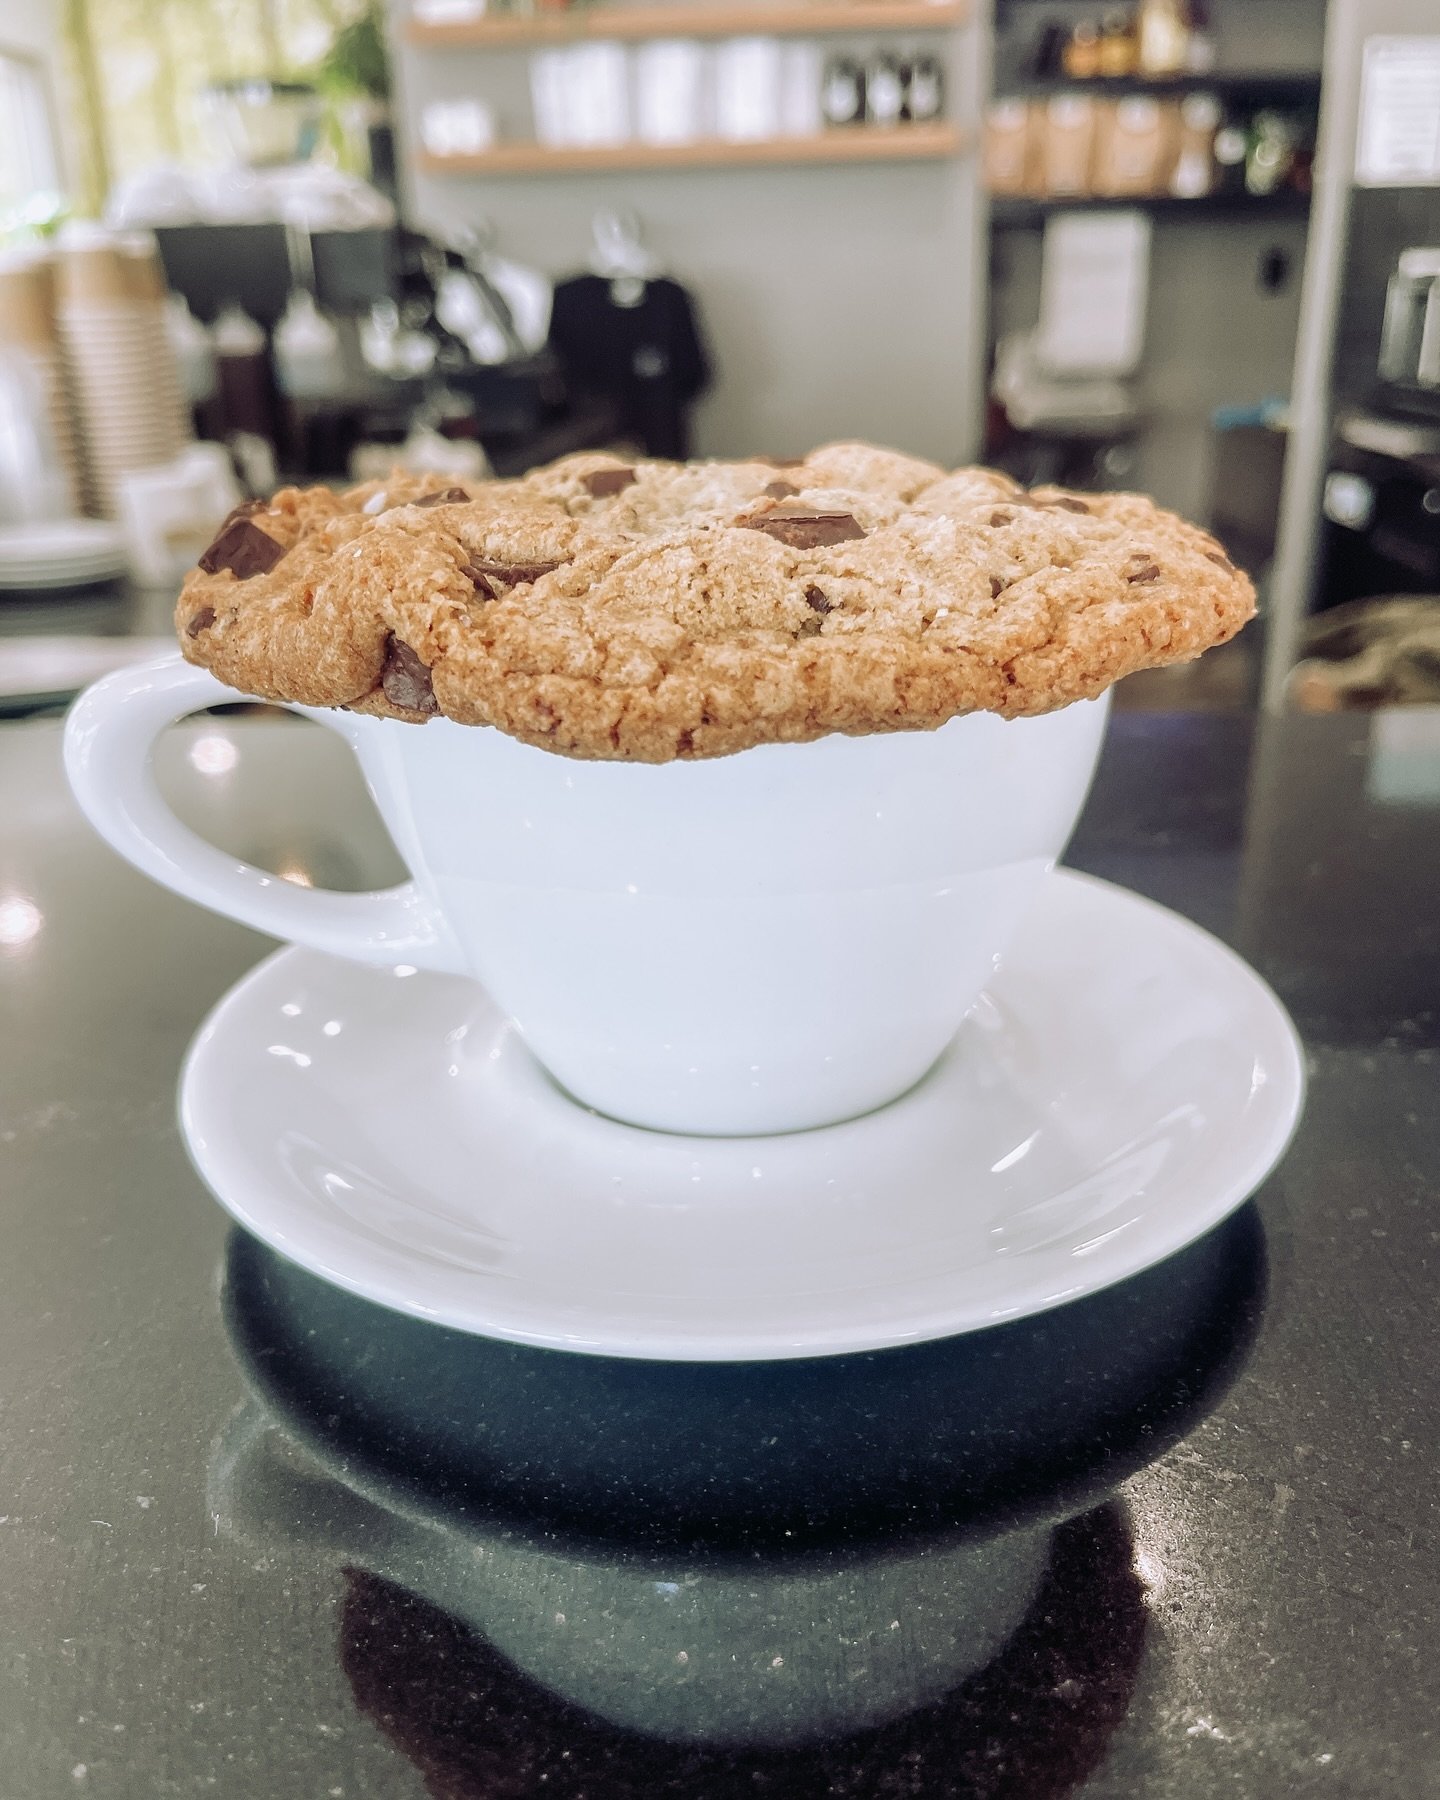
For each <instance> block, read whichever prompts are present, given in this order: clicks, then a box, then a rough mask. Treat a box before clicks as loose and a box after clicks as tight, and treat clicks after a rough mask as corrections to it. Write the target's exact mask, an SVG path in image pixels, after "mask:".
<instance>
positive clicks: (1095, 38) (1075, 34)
mask: <svg viewBox="0 0 1440 1800" xmlns="http://www.w3.org/2000/svg"><path fill="white" fill-rule="evenodd" d="M1060 62H1061V66H1062V68H1063V69H1064V71H1065V73H1066V74H1067V75H1068V76H1069V77H1070V79H1071V80H1072V81H1093V80H1094V79H1095V77H1096V76H1097V75H1098V74H1099V73H1100V33H1099V31H1098V30H1097V29H1096V28H1095V26H1094V25H1093V24H1092V23H1091V21H1090V20H1088V19H1082V20H1081V21H1080V23H1079V24H1078V25H1077V26H1076V27H1075V29H1074V30H1073V31H1072V32H1071V33H1070V41H1069V43H1067V44H1066V46H1065V48H1064V50H1063V51H1062V52H1061V57H1060Z"/></svg>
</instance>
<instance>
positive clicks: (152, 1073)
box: [0, 713, 1440, 1800]
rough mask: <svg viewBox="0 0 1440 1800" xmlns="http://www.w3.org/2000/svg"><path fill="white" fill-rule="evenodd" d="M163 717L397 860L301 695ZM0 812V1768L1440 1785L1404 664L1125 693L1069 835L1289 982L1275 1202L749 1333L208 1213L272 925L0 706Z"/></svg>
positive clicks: (1435, 1165) (1430, 1279)
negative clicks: (344, 1288)
mask: <svg viewBox="0 0 1440 1800" xmlns="http://www.w3.org/2000/svg"><path fill="white" fill-rule="evenodd" d="M161 763H162V767H161V774H162V779H163V781H164V784H165V785H166V787H167V790H168V791H170V792H171V793H172V794H174V795H175V797H176V799H177V802H178V803H179V804H180V805H181V807H182V810H185V811H186V812H187V813H188V814H189V816H190V817H192V818H194V819H197V820H198V819H202V818H203V819H204V820H206V821H207V827H208V829H209V830H210V832H211V833H212V835H213V836H215V838H216V839H217V840H218V841H220V842H221V843H222V844H224V845H225V846H226V847H227V848H229V849H231V850H234V851H236V852H241V853H244V854H247V855H249V856H251V857H253V858H255V859H257V860H261V861H264V862H267V863H268V864H269V865H270V866H271V867H276V868H280V867H288V868H290V869H291V870H292V872H293V871H294V870H297V869H300V870H303V871H304V872H306V873H307V874H308V875H309V876H310V877H311V878H312V879H313V880H315V881H317V882H320V883H325V884H329V885H336V886H349V887H356V886H364V885H369V884H371V883H373V882H377V881H380V880H385V879H389V878H391V877H392V876H393V875H394V873H395V865H394V859H393V853H392V852H391V851H390V850H389V848H388V846H386V845H385V844H384V842H383V840H382V839H381V838H380V836H379V835H378V833H377V831H376V828H375V826H374V822H373V817H372V815H370V814H369V811H368V805H367V803H366V802H365V801H364V799H363V796H362V795H361V794H360V793H359V790H358V782H357V780H356V778H355V776H354V774H353V772H352V771H351V769H350V768H349V766H348V765H347V763H346V761H345V752H344V750H343V748H342V747H341V746H340V745H339V744H338V743H336V742H334V741H333V740H332V739H330V738H329V737H328V736H323V735H322V734H320V733H318V732H315V731H313V730H310V729H309V728H307V727H304V726H302V725H299V724H296V723H292V722H286V723H279V724H268V723H264V724H260V723H254V722H251V721H248V720H237V719H212V720H207V721H204V722H201V723H198V724H196V725H194V726H191V727H187V728H185V729H184V730H183V731H182V732H180V733H177V734H175V737H174V738H173V739H172V741H171V742H170V743H168V744H167V745H166V746H165V747H164V754H163V756H162V758H161ZM202 770H209V771H211V772H210V773H203V772H202ZM0 816H3V817H4V819H5V821H6V827H7V829H6V834H5V838H4V841H3V844H0V1017H3V1019H4V1021H5V1029H4V1031H3V1032H0V1193H3V1195H4V1198H5V1219H6V1255H5V1257H4V1258H3V1259H0V1582H3V1588H4V1592H5V1595H6V1605H5V1607H4V1608H0V1653H3V1667H4V1669H5V1671H6V1687H5V1690H4V1698H3V1700H0V1743H3V1748H4V1764H3V1767H4V1771H5V1773H4V1778H3V1780H0V1792H3V1793H4V1794H6V1795H7V1796H8V1795H9V1794H12V1793H13V1794H14V1795H16V1796H17V1797H23V1800H51V1797H54V1796H74V1795H77V1794H92V1795H102V1796H118V1797H123V1800H131V1797H136V1800H139V1797H144V1800H150V1796H161V1795H164V1796H170V1795H215V1796H218V1797H219V1800H252V1797H253V1796H254V1795H256V1794H258V1793H273V1794H276V1795H283V1796H285V1797H286V1800H289V1797H290V1796H307V1797H308V1796H312V1795H313V1796H324V1797H327V1800H353V1797H374V1800H422V1797H423V1796H426V1795H429V1796H439V1797H442V1800H462V1797H463V1800H471V1797H474V1800H481V1797H484V1800H502V1797H506V1796H511V1795H515V1796H522V1795H523V1796H527V1797H529V1796H536V1797H537V1800H538V1797H539V1796H555V1795H561V1796H573V1797H574V1800H579V1797H580V1796H582V1795H583V1796H586V1797H587V1800H605V1797H606V1796H617V1797H618V1796H630V1795H635V1796H639V1795H646V1796H650V1795H673V1796H676V1797H677V1800H679V1797H681V1796H684V1797H685V1800H731V1797H732V1796H740V1795H747V1796H748V1795H757V1794H758V1795H767V1796H773V1797H775V1800H792V1797H795V1796H798V1797H800V1800H812V1797H813V1800H820V1797H821V1796H845V1797H847V1800H870V1797H874V1800H881V1797H882V1796H883V1797H884V1800H899V1797H901V1796H904V1797H914V1800H929V1797H934V1800H941V1797H944V1800H952V1797H953V1800H959V1797H960V1796H983V1797H985V1800H999V1797H1001V1796H1005V1797H1013V1800H1036V1797H1049V1796H1060V1795H1072V1794H1074V1795H1081V1796H1086V1797H1088V1800H1135V1797H1137V1796H1140V1797H1144V1800H1149V1797H1150V1796H1155V1797H1158V1800H1221V1797H1222V1796H1223V1797H1226V1800H1230V1797H1233V1796H1242V1797H1246V1800H1248V1797H1250V1796H1255V1797H1256V1800H1260V1797H1262V1796H1263V1797H1264V1800H1269V1797H1270V1796H1277V1795H1286V1796H1289V1795H1300V1796H1309V1795H1326V1796H1337V1797H1343V1800H1352V1797H1356V1796H1358V1797H1360V1800H1370V1797H1372V1796H1373V1797H1374V1800H1381V1797H1384V1800H1429V1796H1431V1795H1433V1794H1434V1793H1436V1792H1437V1791H1440V1740H1437V1735H1436V1727H1435V1725H1434V1723H1433V1693H1434V1661H1435V1657H1436V1655H1437V1653H1440V1574H1437V1568H1440V1559H1437V1550H1440V1543H1437V1539H1440V1506H1437V1484H1436V1481H1435V1474H1434V1451H1433V1420H1434V1417H1435V1412H1436V1405H1437V1399H1440V1393H1437V1390H1440V1377H1437V1373H1436V1357H1435V1316H1436V1314H1435V1288H1436V1273H1437V1258H1440V1219H1437V1214H1436V1193H1437V1189H1440V1128H1437V1109H1436V1106H1435V1095H1436V1093H1437V1083H1440V1016H1437V1007H1440V907H1437V905H1436V900H1435V897H1436V895H1437V893H1440V720H1437V718H1436V716H1435V715H1431V714H1422V713H1412V714H1408V715H1402V714H1390V715H1381V716H1380V717H1378V718H1376V719H1375V720H1373V721H1372V720H1368V719H1363V718H1362V719H1349V718H1328V719H1326V718H1321V719H1306V720H1298V721H1285V722H1273V723H1269V724H1266V725H1265V726H1263V727H1261V728H1259V730H1258V731H1257V730H1255V729H1254V728H1253V727H1252V726H1251V724H1250V723H1249V722H1248V721H1244V720H1241V719H1238V718H1221V717H1202V716H1193V717H1167V716H1164V715H1157V716H1150V715H1146V716H1140V715H1130V716H1125V717H1120V718H1117V720H1116V721H1115V724H1114V726H1113V729H1112V735H1111V739H1110V742H1109V746H1108V748H1107V750H1106V753H1105V758H1104V761H1103V764H1102V768H1101V772H1100V776H1099V780H1098V782H1097V786H1096V789H1095V793H1094V796H1093V798H1092V801H1091V803H1090V807H1089V809H1088V811H1087V814H1086V817H1085V819H1084V821H1083V823H1082V826H1081V829H1080V832H1079V834H1078V836H1077V839H1076V842H1075V845H1074V847H1073V850H1072V856H1071V860H1073V861H1074V862H1076V863H1077V864H1078V865H1079V866H1081V867H1084V868H1087V869H1090V870H1093V871H1094V872H1096V873H1099V874H1102V875H1105V876H1107V877H1109V878H1111V879H1115V880H1119V881H1123V882H1126V883H1128V884H1129V885H1131V886H1133V887H1135V888H1137V889H1140V890H1141V891H1143V892H1146V893H1149V894H1152V895H1154V896H1156V897H1157V898H1159V899H1161V900H1163V901H1165V902H1166V903H1167V904H1170V905H1173V906H1176V907H1178V908H1179V909H1180V910H1181V911H1184V912H1187V913H1189V914H1190V915H1191V916H1192V917H1195V918H1197V919H1199V920H1200V921H1201V922H1202V923H1203V924H1205V925H1207V926H1209V927H1210V928H1211V929H1213V930H1216V931H1218V932H1219V933H1220V934H1221V935H1222V936H1224V937H1226V938H1227V939H1228V940H1229V941H1231V942H1233V943H1234V944H1236V945H1237V946H1238V947H1239V948H1240V949H1241V950H1242V951H1243V952H1244V953H1245V954H1246V955H1248V956H1249V957H1250V958H1251V959H1252V960H1253V961H1255V962H1256V964H1257V965H1258V966H1259V967H1260V969H1261V970H1262V972H1263V973H1265V974H1266V975H1267V976H1268V977H1269V978H1270V979H1271V980H1272V981H1273V982H1274V983H1275V984H1276V986H1277V988H1278V989H1279V991H1280V992H1281V994H1282V995H1283V997H1284V998H1285V999H1286V1000H1287V1002H1288V1003H1289V1004H1290V1006H1291V1007H1292V1008H1293V1010H1294V1013H1295V1016H1296V1020H1297V1023H1298V1024H1299V1026H1300V1029H1301V1031H1302V1034H1303V1035H1304V1037H1305V1040H1306V1045H1307V1050H1308V1053H1309V1058H1310V1065H1311V1079H1312V1088H1311V1095H1310V1101H1309V1106H1308V1110H1307V1113H1306V1116H1305V1120H1304V1123H1303V1125H1302V1127H1301V1131H1300V1135H1299V1138H1298V1140H1297V1142H1296V1144H1295V1146H1294V1149H1293V1150H1292V1152H1291V1155H1290V1157H1289V1159H1288V1160H1287V1161H1286V1163H1285V1164H1284V1165H1283V1166H1282V1168H1281V1170H1280V1171H1279V1172H1278V1174H1277V1175H1276V1176H1274V1177H1273V1178H1272V1179H1271V1181H1270V1182H1269V1183H1267V1185H1266V1187H1265V1189H1264V1191H1263V1192H1262V1193H1261V1195H1260V1196H1259V1197H1258V1202H1257V1204H1255V1205H1253V1206H1251V1207H1248V1208H1246V1209H1244V1210H1243V1211H1242V1212H1241V1213H1239V1214H1238V1215H1236V1217H1235V1219H1234V1220H1232V1221H1231V1222H1230V1223H1229V1224H1228V1225H1227V1226H1226V1227H1224V1228H1222V1230H1221V1231H1219V1232H1217V1233H1215V1234H1212V1236H1211V1237H1210V1238H1209V1239H1207V1240H1204V1241H1203V1242H1202V1243H1201V1244H1199V1245H1197V1246H1194V1247H1192V1249H1191V1250H1190V1251H1188V1252H1186V1253H1185V1254H1184V1255H1182V1256H1181V1257H1179V1258H1176V1259H1174V1260H1173V1261H1172V1262H1171V1263H1170V1264H1168V1265H1165V1266H1164V1267H1162V1268H1160V1269H1157V1270H1154V1271H1151V1272H1149V1273H1147V1274H1146V1275H1145V1276H1143V1277H1141V1278H1139V1279H1137V1280H1136V1281H1133V1282H1130V1283H1128V1284H1125V1285H1124V1286H1122V1287H1120V1288H1117V1289H1114V1290H1112V1291H1111V1292H1109V1293H1108V1294H1105V1295H1101V1296H1097V1297H1095V1298H1094V1299H1092V1300H1091V1301H1089V1302H1086V1303H1083V1304H1081V1305H1076V1306H1073V1307H1070V1308H1067V1309H1062V1310H1061V1311H1059V1312H1056V1313H1052V1314H1049V1315H1046V1316H1045V1317H1044V1318H1043V1319H1039V1320H1035V1321H1032V1322H1029V1323H1024V1322H1022V1323H1020V1324H1017V1325H1012V1326H1009V1327H1006V1328H1004V1329H1003V1330H1000V1331H996V1332H992V1333H988V1334H984V1335H981V1336H976V1337H972V1338H968V1339H962V1340H954V1341H952V1342H951V1343H948V1344H942V1345H934V1346H925V1347H920V1348H917V1349H913V1350H906V1351H898V1352H888V1353H886V1354H884V1355H881V1356H873V1357H861V1358H846V1359H840V1360H836V1361H833V1362H828V1363H811V1364H790V1365H783V1366H777V1367H771V1368H744V1367H741V1368H733V1369H714V1368H711V1369H689V1370H687V1369H676V1368H661V1367H646V1366H643V1365H631V1364H617V1363H613V1362H604V1361H585V1360H582V1361H575V1362H572V1361H571V1360H570V1359H567V1358H564V1357H559V1356H556V1355H554V1354H552V1353H545V1352H527V1351H523V1350H518V1349H515V1348H512V1347H507V1346H501V1345H490V1344H485V1343H481V1342H478V1341H476V1340H466V1339H457V1338H455V1337H453V1336H451V1335H450V1334H447V1333H443V1332H438V1331H434V1330H431V1329H429V1328H427V1327H425V1326H424V1325H421V1324H419V1323H417V1322H415V1321H409V1320H403V1319H399V1318H396V1317H394V1316H392V1315H388V1314H385V1313H382V1312H379V1311H377V1310H376V1309H374V1308H372V1307H369V1306H368V1305H366V1304H365V1303H363V1302H359V1301H356V1300H353V1299H349V1298H347V1297H346V1296H343V1295H340V1294H338V1293H335V1292H333V1291H331V1290H329V1289H327V1288H325V1287H324V1286H323V1285H322V1284H320V1283H318V1282H316V1281H314V1279H313V1278H311V1277H308V1276H304V1275H301V1274H299V1273H298V1272H296V1271H294V1270H293V1269H291V1268H289V1267H288V1265H286V1264H285V1263H283V1261H281V1260H280V1259H278V1258H277V1257H275V1256H274V1255H273V1254H272V1253H270V1252H268V1251H265V1250H262V1249H260V1248H259V1247H258V1246H256V1245H254V1244H252V1243H250V1242H249V1241H248V1240H246V1239H244V1238H243V1237H240V1236H239V1235H238V1234H231V1233H229V1232H228V1229H227V1225H226V1222H225V1220H224V1218H223V1216H222V1215H221V1214H220V1212H219V1211H218V1209H217V1208H216V1207H215V1206H214V1205H213V1203H212V1202H211V1201H210V1200H209V1199H208V1198H207V1196H206V1195H205V1194H204V1192H203V1191H202V1190H201V1189H200V1187H199V1184H198V1183H197V1181H196V1179H195V1177H194V1176H193V1175H192V1174H191V1172H190V1170H189V1167H188V1164H187V1163H186V1160H185V1157H184V1153H183V1150H182V1149H181V1146H180V1143H179V1139H178V1135H177V1133H176V1129H175V1126H174V1122H173V1104H174V1087H175V1078H176V1073H177V1069H178V1064H179V1059H180V1057H181V1055H182V1054H183V1051H184V1047H185V1045H186V1043H187V1041H188V1039H189V1037H190V1035H191V1033H192V1032H193V1031H194V1029H195V1027H196V1025H197V1024H198V1023H199V1021H200V1019H201V1017H202V1016H203V1015H204V1013H205V1012H206V1010H207V1009H208V1008H209V1006H210V1005H211V1004H212V1003H213V1001H214V1000H215V999H216V998H217V997H218V995H219V994H220V993H221V992H222V991H223V989H224V988H225V987H226V986H227V985H228V984H229V983H230V982H231V981H232V980H233V979H234V978H235V977H236V976H237V975H238V974H240V973H241V972H242V971H243V970H244V969H245V968H246V967H248V966H249V965H250V964H251V963H252V962H253V961H254V960H255V959H256V957H257V956H259V955H260V954H262V953H263V952H264V950H265V949H266V948H267V946H266V945H265V944H264V942H263V941H262V940H260V939H259V938H256V937H254V936H251V935H249V934H247V933H245V932H243V931H241V930H239V929H238V928H235V927H233V926H230V925H228V924H224V923H222V922H220V921H218V920H215V919H213V918H210V917H208V916H207V915H205V914H203V913H201V912H199V911H197V910H195V909H193V908H191V907H188V906H186V905H185V904H184V903H183V902H181V901H179V900H178V899H175V898H174V897H172V896H170V895H167V894H162V893H160V892H159V891H158V890H156V889H154V888H152V887H150V886H149V884H148V883H146V882H145V881H144V880H143V879H142V878H141V877H139V876H138V875H136V874H134V873H133V872H132V871H130V870H129V869H128V868H125V867H124V866H122V865H121V864H120V863H119V862H117V861H116V859H115V858H114V857H113V856H112V855H111V854H110V853H109V852H108V851H106V850H105V849H104V848H103V847H102V846H101V845H100V844H99V842H98V841H97V840H96V839H95V838H94V837H93V836H92V835H91V834H90V833H89V832H88V830H87V829H86V828H85V827H84V825H83V824H82V822H81V821H80V819H79V817H78V814H77V813H76V811H75V809H74V808H73V806H72V804H71V803H70V801H69V800H68V798H67V796H66V794H65V791H64V788H63V784H62V782H61V778H60V773H59V734H58V730H57V728H56V727H55V726H54V725H53V724H49V723H44V724H34V725H6V726H3V727H0ZM657 1732H663V1733H666V1734H668V1735H667V1736H663V1737H662V1736H657V1735H656V1733H657Z"/></svg>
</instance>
